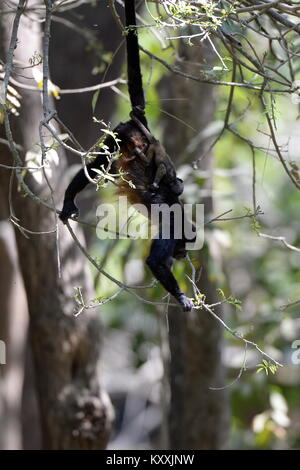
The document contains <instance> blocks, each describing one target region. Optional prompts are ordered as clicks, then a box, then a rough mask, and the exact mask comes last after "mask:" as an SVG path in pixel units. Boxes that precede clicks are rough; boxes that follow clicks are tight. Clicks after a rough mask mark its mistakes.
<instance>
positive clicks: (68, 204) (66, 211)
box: [59, 200, 79, 224]
mask: <svg viewBox="0 0 300 470" xmlns="http://www.w3.org/2000/svg"><path fill="white" fill-rule="evenodd" d="M78 216H79V210H78V207H77V206H76V205H75V203H74V201H72V200H67V201H64V206H63V208H62V211H61V213H60V214H59V218H60V220H61V221H62V222H63V223H64V224H65V223H66V222H67V220H68V219H69V218H70V217H78Z"/></svg>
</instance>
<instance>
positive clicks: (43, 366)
mask: <svg viewBox="0 0 300 470" xmlns="http://www.w3.org/2000/svg"><path fill="white" fill-rule="evenodd" d="M29 3H30V2H29ZM0 21H1V23H2V24H1V30H2V41H1V43H0V48H1V49H2V50H1V51H0V52H1V58H2V59H3V58H4V55H5V50H7V43H8V39H9V35H10V30H11V21H12V16H9V17H8V15H5V17H3V16H2V17H1V16H0ZM40 40H41V30H40V23H38V22H35V21H33V20H32V15H30V17H24V16H23V17H22V20H21V23H20V29H19V33H18V47H17V49H16V51H15V58H16V59H17V60H19V61H21V63H23V64H25V65H28V60H29V58H30V57H31V56H32V55H33V53H34V52H35V51H40V50H41V47H40ZM29 70H30V69H29ZM24 74H26V71H24ZM20 79H21V78H20ZM41 117H42V110H41V100H40V95H39V93H33V92H26V93H25V92H23V91H22V108H21V115H20V117H19V118H17V119H16V120H15V122H14V138H15V140H16V141H17V143H18V144H21V145H22V146H23V148H24V152H23V156H24V154H25V152H26V151H27V150H29V149H32V147H33V145H34V144H35V143H37V142H39V138H38V125H39V122H40V119H41ZM2 155H3V156H5V158H4V160H6V161H9V162H10V164H11V162H12V160H11V158H10V155H9V152H8V151H7V149H6V148H3V152H2ZM52 170H53V173H52V177H51V178H50V182H51V185H52V186H53V188H54V195H55V202H56V203H58V206H59V204H60V203H61V202H60V201H61V197H62V194H61V191H62V189H63V188H62V185H64V182H63V181H62V180H63V178H62V175H65V173H66V158H65V155H64V154H63V153H62V152H61V151H60V152H59V166H57V167H53V168H52ZM0 171H1V172H3V173H4V176H3V178H4V179H6V180H8V178H9V172H8V170H4V169H1V170H0ZM27 183H28V184H29V185H30V186H31V188H32V189H33V191H34V192H35V193H36V194H38V195H39V196H40V197H45V196H46V195H48V196H49V190H48V188H47V185H46V184H43V185H41V186H38V185H37V184H35V182H34V181H33V179H32V178H27ZM48 200H49V201H50V199H48ZM13 204H14V209H15V212H16V215H17V217H18V218H19V220H20V224H21V225H22V226H24V227H25V228H27V229H29V230H31V231H39V232H45V231H49V230H53V228H55V219H54V216H53V213H51V212H50V211H49V210H48V209H45V208H44V207H43V206H42V205H37V204H36V203H35V202H34V201H33V200H31V199H30V197H26V198H24V197H23V196H22V195H21V194H20V193H18V192H17V189H16V186H15V187H14V194H13ZM59 229H60V236H59V244H60V257H61V260H62V277H61V278H59V276H58V269H57V253H56V240H55V238H56V236H55V234H44V235H29V238H25V237H24V236H23V234H22V233H21V232H20V231H17V232H16V238H17V246H18V252H19V259H20V265H21V269H22V273H23V278H24V283H25V289H26V294H27V299H28V308H29V315H30V340H31V345H32V351H33V359H34V364H35V376H36V382H37V383H36V385H37V390H38V402H39V409H40V416H41V426H42V432H43V446H44V448H46V449H51V450H58V449H103V448H105V446H106V444H107V441H108V438H109V435H110V431H111V424H112V418H113V413H112V408H111V404H110V401H109V399H108V397H107V395H106V393H105V392H104V390H103V389H102V387H101V385H100V377H99V357H100V343H101V335H102V330H101V324H100V321H99V316H98V313H97V312H95V311H90V310H89V311H86V312H85V313H83V314H82V315H81V316H80V317H79V318H75V317H74V315H73V308H74V300H73V298H72V295H73V293H74V290H73V287H74V286H78V285H80V286H82V287H83V292H84V294H85V295H86V296H87V298H91V297H92V292H91V289H90V286H91V276H90V274H89V272H88V271H87V266H86V261H85V260H84V259H83V258H82V256H81V255H79V252H78V250H77V249H76V248H75V247H74V243H73V240H72V239H71V237H70V236H69V234H68V233H67V230H66V229H65V228H64V227H62V226H59ZM77 234H79V235H80V232H79V230H78V231H77Z"/></svg>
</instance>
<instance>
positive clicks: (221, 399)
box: [163, 44, 228, 449]
mask: <svg viewBox="0 0 300 470" xmlns="http://www.w3.org/2000/svg"><path fill="white" fill-rule="evenodd" d="M179 53H180V56H181V58H183V59H184V60H187V61H195V62H200V61H201V62H203V60H204V59H206V61H207V63H209V62H212V57H211V53H210V51H209V50H207V49H206V48H205V47H204V46H200V45H198V46H197V48H196V47H193V48H191V47H187V46H184V45H183V44H181V46H180V51H179ZM181 67H184V70H185V71H187V72H190V73H191V66H190V65H183V64H181ZM193 72H195V69H193ZM166 85H167V86H166V87H164V86H163V89H164V90H165V91H164V96H165V97H168V98H175V100H174V101H169V102H167V103H169V104H167V105H166V106H165V108H166V110H167V112H168V113H171V114H174V115H175V116H178V117H180V119H181V120H183V121H184V122H185V123H187V124H189V125H190V126H191V127H192V128H194V129H196V130H197V132H199V133H200V132H201V131H203V129H204V128H205V127H206V126H207V125H208V124H209V123H210V122H212V121H213V118H214V116H213V115H214V99H213V87H212V86H209V85H203V84H200V83H197V82H193V81H191V80H187V79H184V78H182V77H180V76H177V75H175V74H173V75H172V77H171V78H170V77H168V78H167V83H166ZM176 98H184V100H178V101H176ZM192 138H195V132H194V131H193V130H192V129H191V128H190V127H188V126H184V125H182V123H180V122H179V121H177V120H175V119H169V120H168V121H167V122H166V128H165V131H164V140H165V144H166V148H167V149H168V151H169V153H170V154H171V155H172V157H173V158H174V159H175V161H176V162H177V164H179V163H180V164H183V163H192V162H193V161H195V160H197V158H198V157H199V153H200V152H199V151H198V149H196V150H194V151H191V152H190V153H188V154H187V151H186V148H187V146H188V144H189V143H190V142H191V139H192ZM208 143H209V142H207V141H206V142H205V143H204V144H203V143H201V153H202V152H204V151H205V145H206V146H207V145H208ZM199 168H200V169H201V170H206V171H207V173H208V177H207V181H206V183H205V185H204V186H203V187H202V188H201V189H203V190H205V197H203V198H201V200H200V197H199V201H198V202H199V203H203V204H204V205H205V213H206V215H208V214H209V213H211V212H212V209H213V198H212V169H213V157H212V154H211V153H210V154H209V155H207V157H206V158H204V159H203V160H202V161H201V163H200V166H199ZM199 192H200V191H199ZM196 202H197V201H196ZM191 254H192V255H193V258H195V257H197V261H198V262H199V265H200V266H201V278H200V281H199V283H198V287H199V289H200V291H201V293H204V294H205V295H206V302H207V303H209V304H211V303H215V302H216V301H217V298H216V297H217V292H216V288H217V286H216V284H215V282H214V281H213V280H212V279H211V276H210V272H209V257H211V256H212V254H211V253H209V248H208V247H207V245H206V244H205V245H204V248H203V249H202V250H201V251H200V252H199V253H196V254H194V253H193V252H192V253H191ZM215 311H216V313H217V314H218V315H220V313H221V312H220V311H219V310H217V309H216V310H215ZM195 312H196V313H195ZM222 335H223V330H222V328H220V324H219V323H218V322H216V320H215V319H213V318H212V317H210V316H209V314H208V313H207V312H206V311H204V310H200V311H199V310H198V311H193V312H192V313H191V314H186V313H183V312H182V311H180V310H179V309H177V308H172V309H170V311H169V344H170V354H171V360H170V387H171V406H170V447H171V448H172V449H220V448H222V447H223V446H224V443H225V441H226V434H227V428H228V400H227V394H226V393H225V391H213V390H210V387H222V384H224V367H223V364H222V360H221V352H222Z"/></svg>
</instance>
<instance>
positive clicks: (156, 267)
mask: <svg viewBox="0 0 300 470" xmlns="http://www.w3.org/2000/svg"><path fill="white" fill-rule="evenodd" d="M176 243H177V241H176V240H173V239H168V240H166V239H161V238H158V239H155V240H154V241H153V242H152V245H151V250H150V254H149V256H148V258H147V260H146V263H147V265H148V266H149V268H150V269H151V271H152V273H153V275H154V276H155V277H156V279H157V280H158V281H159V282H160V283H161V284H162V285H163V286H164V288H165V289H166V290H167V291H168V292H169V293H170V294H172V295H173V296H174V297H175V299H176V300H177V301H178V302H179V303H180V305H181V306H182V309H183V310H184V311H190V310H191V309H192V308H193V303H192V301H191V300H190V299H189V298H188V297H187V296H186V295H185V293H184V292H182V290H181V289H180V287H179V285H178V283H177V281H176V279H175V277H174V276H173V274H172V272H171V267H172V264H173V253H174V249H175V246H176Z"/></svg>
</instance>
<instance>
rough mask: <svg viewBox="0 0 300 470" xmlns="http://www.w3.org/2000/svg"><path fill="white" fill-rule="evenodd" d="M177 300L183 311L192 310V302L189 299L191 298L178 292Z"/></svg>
mask: <svg viewBox="0 0 300 470" xmlns="http://www.w3.org/2000/svg"><path fill="white" fill-rule="evenodd" d="M177 300H178V302H179V303H180V305H181V306H182V310H183V311H184V312H190V311H191V310H192V308H193V307H194V304H193V302H192V301H191V299H189V298H188V297H187V296H186V295H185V294H180V295H179V296H178V297H177Z"/></svg>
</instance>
